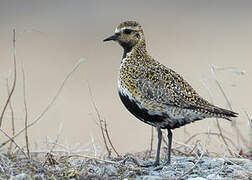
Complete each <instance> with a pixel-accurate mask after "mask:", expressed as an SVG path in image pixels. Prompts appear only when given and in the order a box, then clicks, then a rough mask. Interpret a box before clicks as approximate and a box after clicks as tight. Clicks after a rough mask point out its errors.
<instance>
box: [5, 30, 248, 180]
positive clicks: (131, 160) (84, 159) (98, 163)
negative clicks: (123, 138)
mask: <svg viewBox="0 0 252 180" xmlns="http://www.w3.org/2000/svg"><path fill="white" fill-rule="evenodd" d="M83 61H84V60H83V59H80V60H79V61H78V62H77V63H76V65H75V66H74V67H73V68H72V70H71V71H70V72H69V73H68V74H67V75H66V77H65V78H64V80H63V82H62V84H61V86H60V87H59V89H58V90H57V92H56V94H55V96H54V97H53V98H52V99H51V101H50V102H49V103H48V105H47V106H46V107H45V108H44V109H43V110H42V111H41V113H40V114H39V115H38V116H37V117H36V118H35V119H34V120H33V121H31V122H30V123H29V116H28V104H27V101H26V83H25V69H24V66H22V77H23V78H22V81H23V102H24V108H25V117H24V128H23V129H21V130H20V131H17V130H16V128H15V114H14V110H13V106H12V102H13V101H12V95H13V92H14V91H15V87H16V81H17V59H16V32H15V30H13V64H14V65H13V67H14V69H13V75H14V76H13V80H12V85H11V87H10V85H9V84H10V79H9V78H7V79H6V88H7V92H8V97H7V99H6V102H5V104H4V105H3V109H2V111H1V115H0V133H2V134H3V135H4V136H6V137H7V140H6V141H4V142H1V144H0V178H10V177H13V176H16V175H20V174H22V173H23V174H26V175H28V176H31V177H33V176H34V177H35V176H40V177H42V178H44V179H49V178H50V179H54V178H61V179H70V178H76V179H86V178H87V177H89V178H94V179H99V178H100V179H104V178H115V179H117V178H122V177H123V178H125V177H126V178H128V177H136V176H144V175H148V174H149V172H150V171H151V170H150V169H148V168H140V167H139V163H140V162H139V161H146V160H150V159H152V158H153V157H154V154H155V152H154V150H153V139H154V138H153V136H154V132H153V128H152V129H151V137H150V149H149V150H146V152H141V153H136V154H126V155H120V154H119V152H118V151H117V150H116V147H115V146H114V145H113V141H112V138H111V137H110V131H109V129H108V124H107V122H106V120H105V119H104V118H102V117H101V114H100V111H99V109H98V107H97V105H96V103H95V101H94V98H93V94H92V90H91V88H90V87H89V93H90V97H91V102H92V106H93V108H94V111H95V113H96V115H97V121H96V124H97V126H98V128H100V132H101V135H102V139H103V142H104V146H105V149H106V152H105V154H104V151H102V150H101V149H102V148H98V147H97V145H96V144H95V143H94V141H93V140H92V142H91V143H90V144H89V145H88V147H84V148H83V147H78V148H77V150H72V149H71V148H67V146H66V145H63V144H60V143H59V142H58V137H59V134H60V133H58V136H57V138H56V140H55V141H48V142H47V143H48V144H47V145H48V147H50V148H49V149H48V150H32V149H30V147H29V133H28V130H29V128H31V127H32V126H33V125H35V124H37V123H38V122H39V121H40V120H41V118H42V117H43V116H44V114H45V113H47V111H48V110H49V109H50V107H51V106H52V104H53V103H54V102H55V101H56V100H57V97H58V96H59V94H60V92H61V90H62V88H63V87H64V85H65V83H66V82H67V80H68V79H69V77H70V76H71V74H72V73H73V72H74V71H75V70H76V69H77V68H78V67H79V66H80V65H81V63H82V62H83ZM224 70H234V71H236V72H237V73H243V71H237V69H235V68H217V67H214V66H212V68H211V71H212V75H213V78H214V81H215V83H216V85H217V87H218V88H219V90H220V92H221V93H222V95H223V97H224V98H225V100H226V103H227V104H228V107H229V109H230V110H232V105H231V102H230V101H229V98H228V97H227V95H226V94H225V91H224V90H223V88H222V85H221V83H220V82H219V80H218V78H217V75H216V74H217V72H219V71H224ZM204 85H205V87H206V88H207V90H208V92H209V94H211V91H210V88H209V87H208V85H207V83H206V82H204ZM210 97H211V96H210ZM211 101H212V103H214V101H213V98H211ZM8 107H9V109H10V112H11V127H10V128H11V129H12V134H11V135H9V134H7V133H6V132H5V131H4V130H3V129H2V127H1V126H2V123H4V122H3V120H4V116H5V112H6V109H7V108H8ZM244 113H245V115H246V117H247V120H248V126H249V132H250V134H249V135H250V137H249V138H245V137H244V136H243V135H242V133H241V131H240V130H239V128H238V127H237V125H236V123H235V121H234V122H233V126H232V127H233V128H234V129H235V132H236V136H237V142H235V141H234V140H233V139H232V138H230V137H229V136H228V134H227V133H225V132H223V129H222V127H221V125H220V123H219V120H218V119H216V125H217V131H216V132H210V131H209V132H203V133H195V134H192V135H190V136H189V137H188V138H187V139H185V140H184V142H178V141H174V146H173V148H172V154H173V156H175V157H176V156H178V157H181V156H182V157H189V158H191V157H193V158H194V160H192V161H193V162H194V165H193V166H191V167H190V168H189V169H187V170H186V171H182V172H179V173H178V175H177V176H176V178H175V179H183V178H184V177H186V176H187V175H188V174H190V173H192V172H193V170H194V169H196V168H198V166H199V165H198V164H199V163H201V161H202V158H203V157H207V156H213V154H211V153H209V152H208V151H207V149H206V147H205V144H206V142H199V141H197V142H196V143H191V142H192V141H193V140H194V139H196V138H197V137H199V136H207V138H206V139H209V138H211V137H214V136H215V137H218V138H219V139H220V141H221V142H222V143H223V144H224V146H225V147H226V151H227V152H228V154H229V155H228V156H226V155H225V156H221V158H223V159H225V162H226V161H227V162H229V161H230V163H231V164H232V163H234V164H235V162H234V161H233V160H232V159H230V158H241V159H243V158H245V159H251V158H252V151H251V150H252V117H251V115H249V114H248V112H246V111H245V112H244ZM60 131H61V128H59V132H60ZM23 132H24V133H25V145H24V146H23V145H22V146H21V145H18V144H17V143H16V141H15V138H16V137H18V136H20V135H21V134H22V133H23ZM163 141H164V143H165V145H166V146H164V147H163V151H162V154H163V157H165V154H166V153H167V148H166V147H167V142H166V141H165V138H163ZM8 144H9V147H8V148H6V146H7V145H8ZM201 144H204V145H201ZM97 149H99V150H97ZM235 161H236V160H235ZM100 171H102V172H100ZM244 172H245V173H244V174H245V176H246V175H247V177H251V173H249V172H247V170H245V169H244Z"/></svg>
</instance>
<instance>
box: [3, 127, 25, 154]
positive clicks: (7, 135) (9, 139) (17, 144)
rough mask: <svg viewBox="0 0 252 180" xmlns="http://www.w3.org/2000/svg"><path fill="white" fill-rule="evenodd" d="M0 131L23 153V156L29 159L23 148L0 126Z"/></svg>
mask: <svg viewBox="0 0 252 180" xmlns="http://www.w3.org/2000/svg"><path fill="white" fill-rule="evenodd" d="M0 131H1V132H2V133H3V134H4V135H5V136H6V137H7V138H8V139H9V140H10V141H12V142H13V143H14V144H15V145H16V147H17V148H18V149H19V150H20V151H21V152H22V153H23V154H24V156H25V157H26V158H27V159H29V157H28V156H27V155H26V154H25V152H24V151H23V149H22V148H21V147H20V146H19V145H18V144H17V143H16V142H15V141H14V139H12V138H11V137H10V136H9V135H8V134H7V133H6V132H4V131H3V130H2V129H1V128H0Z"/></svg>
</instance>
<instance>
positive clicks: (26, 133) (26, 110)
mask: <svg viewBox="0 0 252 180" xmlns="http://www.w3.org/2000/svg"><path fill="white" fill-rule="evenodd" d="M22 74H23V98H24V108H25V143H26V150H27V156H28V157H29V158H31V156H30V149H29V138H28V130H27V124H28V108H27V102H26V84H25V71H24V65H23V63H22Z"/></svg>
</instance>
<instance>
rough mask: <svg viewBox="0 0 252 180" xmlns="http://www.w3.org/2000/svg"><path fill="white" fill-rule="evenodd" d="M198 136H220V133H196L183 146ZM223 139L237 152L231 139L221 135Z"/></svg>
mask: <svg viewBox="0 0 252 180" xmlns="http://www.w3.org/2000/svg"><path fill="white" fill-rule="evenodd" d="M199 135H207V136H208V135H215V136H220V133H214V132H204V133H196V134H194V135H192V136H191V137H189V138H188V139H187V140H186V141H185V144H188V143H189V142H190V141H191V140H192V139H193V138H195V137H196V136H199ZM223 137H224V138H225V139H226V140H228V141H229V142H230V143H231V144H232V145H233V147H235V148H236V149H237V150H238V147H236V145H235V143H234V142H233V141H232V139H230V138H229V137H226V136H224V135H223ZM178 148H179V147H178Z"/></svg>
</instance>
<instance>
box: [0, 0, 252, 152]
mask: <svg viewBox="0 0 252 180" xmlns="http://www.w3.org/2000/svg"><path fill="white" fill-rule="evenodd" d="M251 19H252V1H249V0H248V1H237V0H222V1H219V0H211V1H206V0H187V1H183V2H182V1H153V2H149V1H116V0H115V1H91V0H90V1H85V0H72V1H70V0H62V1H59V0H58V1H56V0H54V1H51V0H43V1H42V0H41V1H34V0H17V1H10V0H1V1H0V89H1V90H0V108H1V110H2V108H3V103H4V102H5V101H6V97H7V93H6V81H5V78H6V76H8V74H9V71H12V70H13V65H12V63H13V61H12V49H11V46H12V42H11V39H12V29H13V28H16V30H17V38H18V40H17V59H18V79H17V89H16V91H15V93H14V96H13V99H12V103H13V107H14V110H15V117H16V125H17V129H20V128H22V127H23V124H24V122H23V118H24V106H23V99H22V78H21V75H22V74H21V68H20V67H21V61H23V64H24V68H25V72H26V77H27V78H26V80H27V103H28V110H29V113H28V118H29V121H30V122H31V121H32V120H34V118H35V117H36V116H37V115H38V114H39V113H40V112H41V111H42V110H43V108H44V107H45V106H46V105H47V104H48V102H49V101H50V100H51V98H52V97H53V96H54V94H55V93H56V91H57V89H58V88H59V86H60V84H61V82H62V80H63V78H64V77H65V75H66V74H67V73H68V72H69V71H70V70H71V68H72V67H73V65H74V64H75V63H76V62H77V60H78V59H79V58H80V57H84V58H85V59H87V61H86V62H85V63H84V64H82V65H81V67H80V68H79V69H78V71H76V72H75V73H74V74H73V76H72V77H71V79H70V81H68V83H67V84H66V85H65V87H64V89H63V91H62V93H61V95H60V96H59V98H58V99H57V101H56V103H55V104H54V105H53V106H52V108H51V109H50V110H49V111H48V112H47V114H46V115H45V116H44V117H43V118H42V119H41V121H40V122H39V123H38V124H36V125H35V126H34V127H32V128H31V129H29V137H30V141H31V146H33V147H34V144H35V142H36V143H38V144H39V145H38V146H40V147H43V144H44V141H45V137H46V136H48V137H49V138H51V139H56V136H57V133H58V129H59V124H60V123H61V122H62V123H63V129H62V132H61V135H60V139H59V142H60V143H63V144H69V145H73V144H77V143H80V144H81V145H86V144H88V143H89V142H90V141H91V139H92V138H91V137H93V138H94V141H95V143H96V144H100V145H102V139H101V134H100V130H99V128H98V127H97V126H96V124H95V121H97V116H96V114H95V111H94V108H93V107H92V103H91V100H90V95H89V92H88V85H87V84H89V85H90V87H91V89H92V91H93V96H94V100H95V102H96V104H97V107H98V109H99V111H100V113H101V115H102V117H103V118H105V119H106V120H107V122H108V128H109V131H110V134H111V138H112V140H113V143H114V145H115V147H116V148H117V149H118V150H119V152H120V153H124V152H136V151H142V150H145V149H147V148H148V147H149V142H150V130H151V128H150V126H148V125H146V124H144V123H142V122H140V121H138V120H136V118H135V117H133V116H132V115H131V114H129V113H128V112H127V110H126V109H125V108H124V107H123V105H122V104H121V102H120V100H119V97H118V95H117V73H118V68H119V64H120V59H121V57H122V49H121V47H119V46H118V45H117V44H116V43H112V42H111V43H103V42H102V40H103V39H104V38H106V37H107V36H109V35H112V33H113V32H114V29H115V27H116V26H117V25H118V24H119V23H120V22H122V21H124V20H137V21H139V22H140V23H141V24H142V26H143V28H144V32H145V36H146V39H147V46H148V49H149V51H150V53H151V54H152V56H153V57H155V58H156V59H158V60H159V61H160V62H161V63H163V64H165V65H166V66H169V67H171V68H172V69H174V70H175V71H177V72H179V73H180V74H182V75H183V76H184V77H185V79H187V81H189V82H190V83H191V85H192V86H193V87H194V88H195V89H196V90H197V91H198V92H199V93H200V94H201V95H202V96H203V97H205V98H207V99H209V100H210V98H209V94H208V91H207V90H206V89H205V87H204V86H203V84H202V83H201V80H202V78H203V77H207V78H208V81H209V86H210V89H211V91H212V93H213V94H212V95H213V98H214V101H215V102H214V103H215V104H217V105H219V106H222V107H226V108H227V105H226V102H225V99H224V98H223V96H222V95H221V93H220V91H219V90H218V89H217V86H216V85H215V84H214V81H213V78H212V76H211V71H210V66H211V64H213V65H216V66H220V67H237V68H238V69H241V70H245V71H246V74H245V75H242V76H239V75H237V74H235V73H232V72H230V71H227V72H220V73H218V78H220V80H221V82H222V84H223V87H224V90H225V92H226V94H227V96H228V97H230V99H231V102H232V105H233V109H234V110H235V111H237V112H239V113H240V116H239V118H238V119H237V125H238V127H240V129H241V130H242V132H243V134H244V136H246V137H247V138H248V125H247V124H248V123H247V118H246V116H245V114H244V111H248V112H252V109H251V100H252V98H251V97H252V96H251V90H252V85H251V65H252V63H251V57H252V21H251ZM11 77H12V75H11ZM221 125H222V127H223V128H225V130H226V131H227V132H229V135H230V136H231V137H235V133H234V130H233V129H232V128H231V125H230V123H229V122H227V121H225V120H223V121H221ZM3 129H4V130H5V131H6V132H8V133H10V132H11V131H10V111H9V109H8V111H7V113H6V116H5V118H4V122H3ZM208 129H210V130H211V131H212V132H215V131H217V130H216V124H215V120H214V119H208V120H204V121H201V122H197V123H195V124H191V125H188V126H186V130H187V131H188V132H189V133H190V134H194V133H195V132H207V131H208ZM188 136H189V135H187V134H185V133H184V128H180V129H177V130H175V131H174V139H175V141H176V140H177V141H183V140H185V139H186V138H187V137H188ZM0 139H1V141H2V140H4V139H6V138H5V137H4V136H3V134H0ZM233 139H234V140H235V138H233ZM195 140H196V139H195ZM203 140H205V136H204V137H203ZM18 142H19V143H20V144H21V145H24V138H23V136H20V138H18ZM203 142H204V141H203ZM220 142H221V141H219V140H218V139H217V140H216V141H213V140H212V142H211V144H210V147H209V149H210V150H211V149H212V150H218V151H219V152H222V151H223V149H222V150H221V148H222V146H221V145H220ZM155 146H156V145H155ZM217 147H218V148H217Z"/></svg>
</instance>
